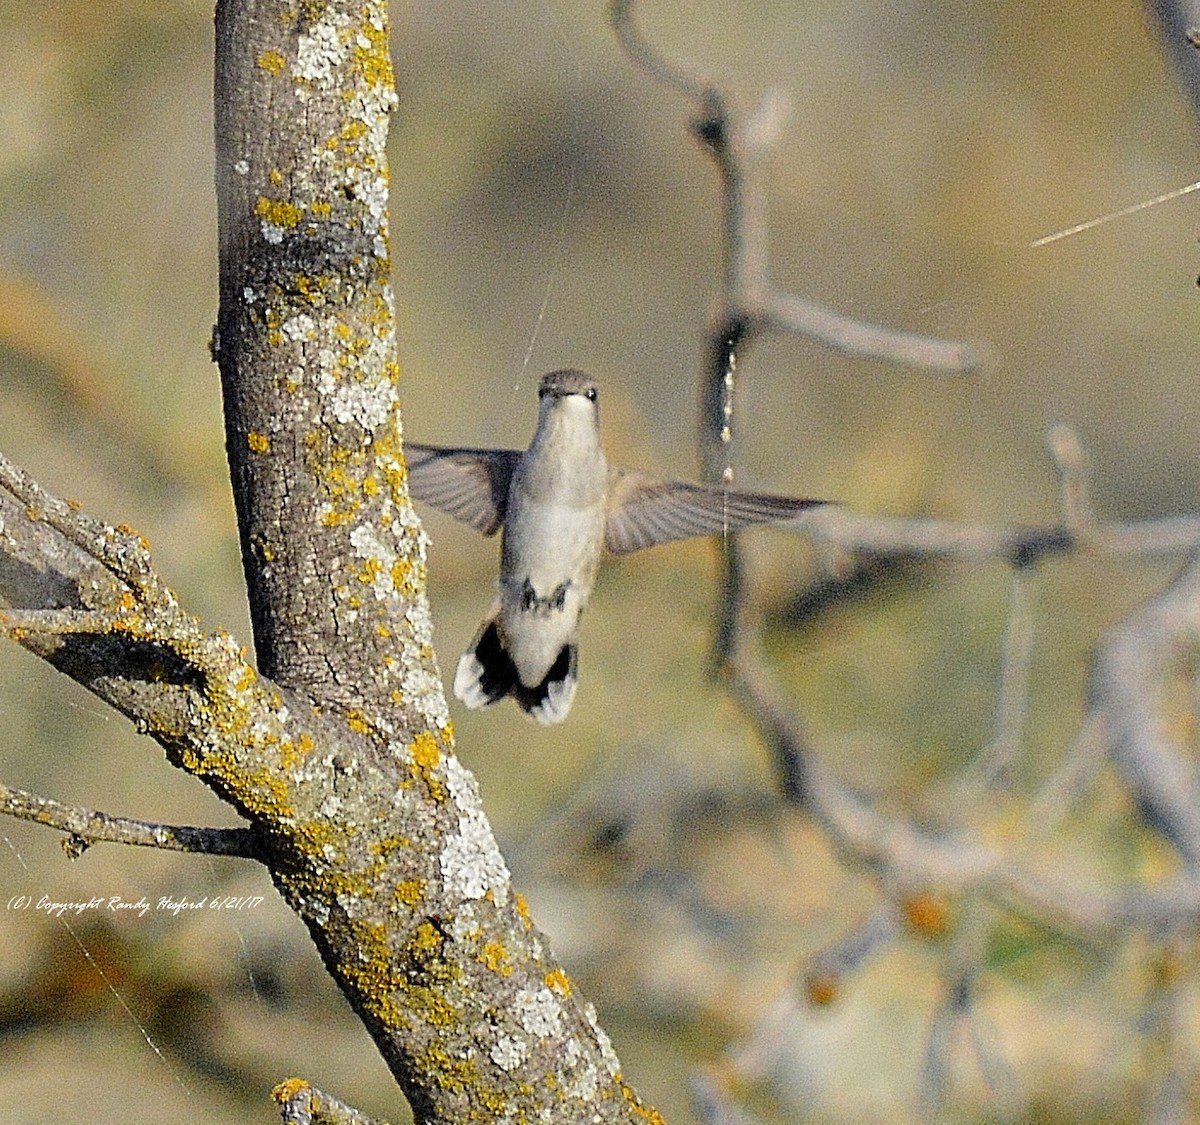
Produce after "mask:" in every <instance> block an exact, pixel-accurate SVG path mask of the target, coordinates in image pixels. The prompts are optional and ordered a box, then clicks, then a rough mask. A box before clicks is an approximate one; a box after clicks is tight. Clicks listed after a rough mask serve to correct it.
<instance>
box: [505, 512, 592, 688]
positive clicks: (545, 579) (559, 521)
mask: <svg viewBox="0 0 1200 1125" xmlns="http://www.w3.org/2000/svg"><path fill="white" fill-rule="evenodd" d="M514 516H516V518H515V519H514V518H513V517H514ZM603 535H604V510H603V507H601V506H597V507H595V508H577V507H568V506H560V505H549V504H538V505H528V506H524V508H523V510H520V509H519V510H518V511H517V512H515V513H514V512H512V511H510V512H509V521H508V523H507V524H506V527H505V535H504V546H503V549H502V552H501V562H500V625H501V628H502V630H503V633H504V636H505V642H506V645H505V647H506V648H507V650H508V654H509V656H510V657H511V658H512V661H513V664H514V665H515V666H516V669H517V674H518V676H519V677H520V679H521V683H523V684H524V685H525V686H526V687H535V686H537V685H538V684H540V683H541V682H542V680H543V679H545V677H546V674H547V673H548V672H549V671H550V668H551V666H552V665H553V664H554V662H555V660H557V659H558V655H559V653H560V652H561V651H562V649H563V646H564V645H567V644H570V643H571V642H572V641H574V639H575V636H576V632H577V629H578V626H579V615H580V614H581V613H582V612H583V609H584V607H585V606H586V605H587V602H588V598H589V597H590V595H591V592H592V583H593V582H594V581H595V577H596V567H597V564H598V563H599V560H600V549H601V544H602V542H603Z"/></svg>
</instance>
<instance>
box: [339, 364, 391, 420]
mask: <svg viewBox="0 0 1200 1125" xmlns="http://www.w3.org/2000/svg"><path fill="white" fill-rule="evenodd" d="M396 402H397V399H396V388H395V386H394V385H393V383H392V382H391V380H390V379H388V378H386V377H385V376H376V377H373V378H372V377H368V378H365V379H362V380H359V381H356V382H349V383H341V384H340V385H338V386H337V387H336V388H335V389H334V392H333V395H332V397H331V399H330V403H329V408H330V410H331V412H332V413H333V416H334V417H335V418H336V419H337V420H338V421H339V422H341V423H342V424H343V425H345V424H347V423H349V422H357V423H358V425H360V426H361V427H362V428H363V429H364V430H367V431H371V430H374V429H376V428H377V427H379V426H382V425H383V423H384V422H386V421H387V420H388V417H389V416H390V415H391V413H392V411H393V410H394V409H395V408H396Z"/></svg>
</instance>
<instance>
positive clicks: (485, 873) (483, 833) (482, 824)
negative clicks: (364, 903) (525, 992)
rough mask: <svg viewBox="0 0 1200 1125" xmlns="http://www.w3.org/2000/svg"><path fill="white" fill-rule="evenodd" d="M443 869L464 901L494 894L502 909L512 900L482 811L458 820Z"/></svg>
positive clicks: (444, 854) (504, 867)
mask: <svg viewBox="0 0 1200 1125" xmlns="http://www.w3.org/2000/svg"><path fill="white" fill-rule="evenodd" d="M441 869H442V880H443V882H444V883H445V884H446V888H447V890H449V891H451V892H455V893H457V894H458V895H459V896H460V897H462V898H468V899H474V898H483V896H484V895H486V894H487V893H488V892H489V891H490V892H491V893H492V897H493V898H494V899H495V902H496V904H497V905H498V906H502V905H503V904H504V903H505V902H506V901H507V900H508V883H509V878H510V876H509V873H508V865H507V864H506V863H505V862H504V857H503V856H502V855H501V854H500V849H499V848H498V847H497V846H496V837H495V836H493V835H492V826H491V825H490V824H488V822H487V818H486V817H485V816H484V815H483V813H482V812H478V811H472V812H470V813H467V814H466V815H465V816H460V817H459V818H458V833H457V834H456V835H454V836H451V837H450V838H449V839H447V840H446V843H445V846H444V847H443V848H442V856H441ZM547 991H549V990H548V989H547ZM551 995H553V993H551Z"/></svg>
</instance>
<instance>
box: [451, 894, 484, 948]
mask: <svg viewBox="0 0 1200 1125" xmlns="http://www.w3.org/2000/svg"><path fill="white" fill-rule="evenodd" d="M448 930H449V933H450V936H451V937H452V938H454V940H455V941H470V940H473V939H474V938H477V937H479V935H480V933H482V928H481V927H480V925H479V919H478V918H476V917H475V908H474V907H473V906H471V904H470V903H469V902H465V903H463V904H462V906H460V907H459V909H458V910H457V911H456V912H455V915H454V917H453V918H452V919H451V920H450V925H449V927H448Z"/></svg>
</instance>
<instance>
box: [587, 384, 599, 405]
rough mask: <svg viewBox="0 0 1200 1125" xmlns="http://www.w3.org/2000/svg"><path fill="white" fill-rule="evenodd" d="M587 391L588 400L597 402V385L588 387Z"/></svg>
mask: <svg viewBox="0 0 1200 1125" xmlns="http://www.w3.org/2000/svg"><path fill="white" fill-rule="evenodd" d="M585 393H586V394H587V397H588V401H589V402H595V401H596V398H597V395H596V388H595V387H588V389H587V391H586V392H585Z"/></svg>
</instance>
